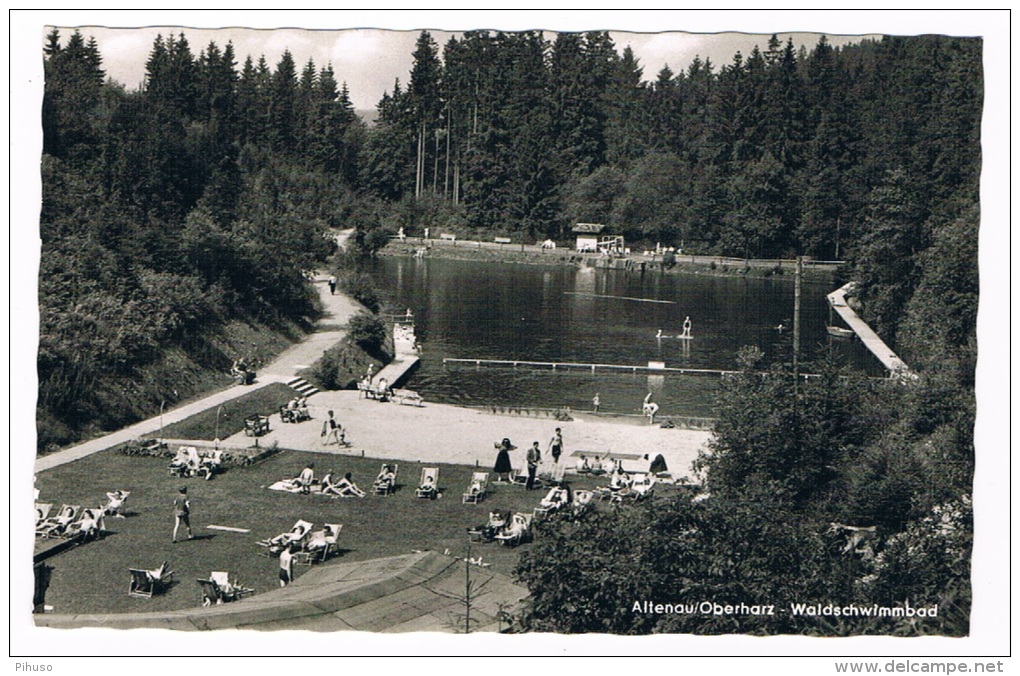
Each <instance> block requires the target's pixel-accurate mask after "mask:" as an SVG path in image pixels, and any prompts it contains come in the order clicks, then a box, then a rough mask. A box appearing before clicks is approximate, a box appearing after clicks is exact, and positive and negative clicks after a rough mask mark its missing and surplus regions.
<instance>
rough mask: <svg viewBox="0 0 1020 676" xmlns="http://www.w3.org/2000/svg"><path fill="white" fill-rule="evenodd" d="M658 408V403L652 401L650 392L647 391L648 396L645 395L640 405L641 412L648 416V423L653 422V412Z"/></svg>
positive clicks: (652, 423) (651, 423)
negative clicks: (643, 401)
mask: <svg viewBox="0 0 1020 676" xmlns="http://www.w3.org/2000/svg"><path fill="white" fill-rule="evenodd" d="M658 410H659V405H658V404H656V403H655V402H654V401H652V393H651V392H649V393H648V396H647V397H645V403H644V404H642V405H641V412H642V413H644V414H645V415H646V416H648V424H649V425H654V424H655V414H656V412H658Z"/></svg>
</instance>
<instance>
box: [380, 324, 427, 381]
mask: <svg viewBox="0 0 1020 676" xmlns="http://www.w3.org/2000/svg"><path fill="white" fill-rule="evenodd" d="M420 359H421V358H420V357H419V356H418V339H417V338H416V337H415V335H414V324H411V323H409V322H406V321H405V322H395V323H394V324H393V361H391V362H390V363H389V364H387V365H386V366H384V367H383V368H382V370H380V371H379V373H377V374H376V375H375V378H374V381H375V382H378V381H379V380H380V379H381V378H385V379H386V382H388V383H389V385H390V387H397V386H399V385H400V384H401V382H403V381H404V380H405V379H406V378H407V376H408V374H410V373H411V371H412V370H413V369H414V367H415V366H417V365H418V362H419V360H420Z"/></svg>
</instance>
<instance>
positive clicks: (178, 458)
mask: <svg viewBox="0 0 1020 676" xmlns="http://www.w3.org/2000/svg"><path fill="white" fill-rule="evenodd" d="M201 466H202V459H201V458H200V457H199V455H198V449H197V448H195V447H194V446H181V447H180V448H178V449H177V455H175V456H174V459H173V460H171V461H170V466H169V468H168V469H169V472H170V475H171V476H179V477H184V476H195V475H196V474H198V470H199V468H200V467H201Z"/></svg>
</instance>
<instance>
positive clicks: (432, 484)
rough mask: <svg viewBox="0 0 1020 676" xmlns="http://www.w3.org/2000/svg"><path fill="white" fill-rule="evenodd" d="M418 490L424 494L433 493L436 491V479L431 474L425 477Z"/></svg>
mask: <svg viewBox="0 0 1020 676" xmlns="http://www.w3.org/2000/svg"><path fill="white" fill-rule="evenodd" d="M418 490H419V491H421V492H423V493H433V492H435V490H436V478H435V477H434V476H432V475H431V474H429V475H427V476H426V477H425V480H424V481H422V483H421V486H418Z"/></svg>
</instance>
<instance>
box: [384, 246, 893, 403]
mask: <svg viewBox="0 0 1020 676" xmlns="http://www.w3.org/2000/svg"><path fill="white" fill-rule="evenodd" d="M373 275H374V277H375V280H376V284H377V286H378V287H379V289H380V291H381V294H382V297H383V300H384V302H385V303H386V304H388V305H390V306H391V307H393V308H399V309H400V310H403V309H405V308H410V309H411V310H412V312H413V313H414V317H415V330H416V333H417V335H418V339H419V341H420V343H421V344H422V347H423V356H422V363H421V367H420V368H419V369H418V370H417V371H415V372H414V373H413V374H412V376H411V379H410V381H409V382H408V384H407V386H408V387H411V388H413V389H415V390H417V391H419V392H420V393H421V394H422V395H424V396H425V398H426V399H427V400H431V401H439V402H446V403H455V404H467V405H498V406H520V407H528V406H531V407H568V406H569V407H571V408H572V409H575V410H587V409H590V408H591V402H592V398H593V397H594V396H595V394H596V393H598V395H599V398H600V400H601V404H602V410H603V411H605V412H613V413H627V414H637V413H639V412H640V408H641V403H642V401H643V399H644V397H645V395H646V394H647V393H648V392H652V395H653V400H654V401H655V402H656V403H658V404H659V406H660V415H666V416H668V415H680V416H704V417H713V415H714V414H713V399H714V395H715V393H716V389H717V385H718V382H719V377H718V376H701V375H698V376H694V375H680V374H652V375H649V374H648V373H638V374H631V373H612V372H605V371H596V373H594V374H592V373H591V372H590V371H563V370H560V371H555V372H553V371H551V370H548V369H531V368H524V367H519V368H516V369H515V368H512V367H485V366H482V367H475V366H474V365H470V366H469V365H447V366H444V365H443V358H444V357H454V358H472V359H511V360H514V359H516V360H528V361H548V362H581V363H599V364H625V365H638V366H643V365H647V363H648V362H649V361H663V362H665V364H666V366H669V367H686V368H702V369H721V370H728V369H733V368H735V365H736V361H735V359H736V353H737V350H738V349H739V348H740V347H742V346H744V345H756V346H758V347H759V348H760V349H762V350H763V351H764V352H765V354H766V355H767V358H768V359H769V360H770V361H775V360H780V361H789V360H790V356H789V355H790V354H791V353H792V334H791V331H790V330H789V328H790V327H792V324H793V321H792V317H793V296H794V283H793V278H792V276H789V277H772V278H768V279H762V278H753V279H752V278H743V277H710V276H706V275H698V274H668V275H665V274H662V273H660V272H656V271H648V272H645V273H641V272H638V271H622V270H595V269H591V268H588V269H578V268H575V267H570V266H556V267H544V266H533V265H520V264H513V263H494V262H488V261H485V262H483V261H463V260H448V259H427V260H414V259H412V258H402V257H386V258H381V259H379V260H378V261H377V263H376V267H375V269H374V270H373ZM829 287H830V285H829V284H828V283H826V282H820V281H814V280H805V281H804V283H803V286H802V297H801V360H802V362H804V363H807V364H808V368H809V364H810V361H811V360H813V359H819V358H822V357H824V356H825V355H826V354H827V353H829V352H833V353H835V354H837V355H838V356H839V358H840V359H841V360H843V361H845V362H848V363H850V364H852V365H853V366H854V367H855V368H858V369H860V370H863V371H866V372H868V373H871V374H873V375H880V374H881V369H880V367H879V366H878V364H877V362H875V360H874V359H873V358H872V357H871V356H870V354H868V353H867V351H866V350H865V349H864V348H863V346H861V345H860V343H859V342H857V341H853V340H845V339H842V340H840V339H832V338H830V337H829V336H828V334H827V332H826V330H825V326H826V322H827V321H828V318H829V309H828V304H827V303H826V300H825V294H826V293H828V292H829V291H831V289H830V288H829ZM653 301H654V302H653ZM686 317H690V320H691V324H692V330H691V335H692V337H693V339H692V340H690V341H686V340H677V339H676V338H675V337H664V338H656V334H657V333H658V331H659V330H660V329H661V330H662V333H663V335H664V336H676V335H677V334H680V333H681V332H682V329H683V323H684V319H685V318H686ZM780 324H782V325H784V326H785V327H787V330H785V331H779V330H778V329H777V327H778V326H779V325H780Z"/></svg>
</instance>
